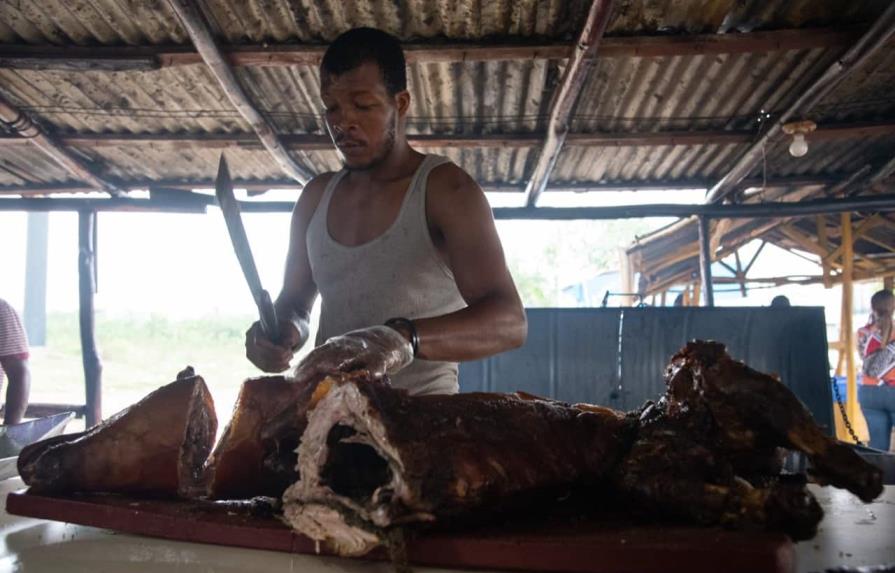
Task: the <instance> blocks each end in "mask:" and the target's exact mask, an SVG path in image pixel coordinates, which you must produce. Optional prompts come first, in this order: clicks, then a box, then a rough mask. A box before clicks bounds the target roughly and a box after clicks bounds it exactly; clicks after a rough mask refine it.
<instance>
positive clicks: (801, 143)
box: [789, 133, 808, 157]
mask: <svg viewBox="0 0 895 573" xmlns="http://www.w3.org/2000/svg"><path fill="white" fill-rule="evenodd" d="M806 153H808V141H807V140H805V134H804V133H796V134H793V136H792V143H790V144H789V154H790V155H792V156H793V157H802V156H803V155H805V154H806Z"/></svg>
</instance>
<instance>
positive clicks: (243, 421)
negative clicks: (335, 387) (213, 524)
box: [204, 372, 367, 499]
mask: <svg viewBox="0 0 895 573" xmlns="http://www.w3.org/2000/svg"><path fill="white" fill-rule="evenodd" d="M358 377H360V378H363V380H366V379H367V376H366V374H365V373H363V372H361V373H343V374H341V375H340V380H355V379H358ZM332 380H333V379H329V380H325V381H323V383H321V378H320V377H312V378H310V379H307V378H306V379H303V380H302V379H294V378H287V377H283V376H264V377H260V378H252V379H249V380H246V381H245V382H243V385H242V388H241V389H240V391H239V397H238V398H237V400H236V405H235V406H234V408H233V417H232V418H231V420H230V423H229V424H228V425H227V428H226V429H225V430H224V432H223V435H222V436H221V439H220V441H219V442H218V444H217V446H215V448H214V452H212V454H211V457H210V458H209V460H208V463H207V465H206V468H205V472H204V473H205V477H204V481H205V483H206V485H207V495H208V497H210V498H212V499H249V498H253V497H258V496H265V497H276V498H279V497H280V496H282V495H283V491H284V490H285V489H286V488H287V487H289V485H290V484H293V483H295V482H296V481H297V480H298V469H297V461H298V455H297V448H298V444H299V441H300V440H301V435H302V433H303V432H304V431H305V426H307V420H308V411H309V409H311V408H313V406H314V404H316V403H317V401H318V400H319V399H320V397H321V396H323V395H325V393H326V391H327V389H328V388H329V387H330V384H331V383H332ZM359 381H360V380H359Z"/></svg>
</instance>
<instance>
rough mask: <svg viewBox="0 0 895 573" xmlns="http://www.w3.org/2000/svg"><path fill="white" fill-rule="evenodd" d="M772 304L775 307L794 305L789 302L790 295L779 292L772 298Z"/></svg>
mask: <svg viewBox="0 0 895 573" xmlns="http://www.w3.org/2000/svg"><path fill="white" fill-rule="evenodd" d="M771 306H773V307H774V308H787V307H790V306H792V303H790V302H789V297H788V296H786V295H785V294H778V295H777V296H775V297H774V298H772V299H771Z"/></svg>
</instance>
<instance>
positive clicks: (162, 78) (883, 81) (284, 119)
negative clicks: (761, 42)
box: [0, 0, 895, 188]
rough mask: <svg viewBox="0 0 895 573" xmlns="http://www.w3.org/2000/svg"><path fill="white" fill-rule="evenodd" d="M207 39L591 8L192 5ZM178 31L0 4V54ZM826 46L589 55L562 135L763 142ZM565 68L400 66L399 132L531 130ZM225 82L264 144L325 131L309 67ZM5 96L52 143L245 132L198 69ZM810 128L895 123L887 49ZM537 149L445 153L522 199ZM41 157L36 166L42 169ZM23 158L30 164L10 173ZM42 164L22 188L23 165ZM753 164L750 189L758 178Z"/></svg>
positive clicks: (510, 18) (861, 15) (722, 25)
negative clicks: (721, 134)
mask: <svg viewBox="0 0 895 573" xmlns="http://www.w3.org/2000/svg"><path fill="white" fill-rule="evenodd" d="M199 5H200V8H201V10H202V13H203V14H204V15H205V17H206V19H207V20H208V21H209V24H210V26H211V28H212V29H213V31H214V33H215V34H216V36H217V37H218V38H219V39H220V40H221V41H222V42H226V43H231V44H232V43H250V42H251V43H262V42H278V43H283V42H305V43H308V42H310V43H319V42H327V41H329V40H331V39H332V38H334V37H335V36H336V35H337V34H338V33H340V32H341V31H343V30H345V29H347V28H350V27H352V26H357V25H372V26H377V27H380V28H383V29H385V30H388V31H390V32H392V33H395V34H397V35H398V36H399V37H401V38H403V39H405V40H417V41H420V40H426V39H429V40H436V41H442V40H475V41H483V42H487V41H494V42H500V41H506V40H507V39H510V38H516V39H518V38H529V39H532V40H538V41H549V40H562V41H571V40H572V39H573V38H574V37H575V36H576V34H577V33H578V30H579V29H580V27H581V24H582V22H583V19H584V17H585V14H586V12H587V9H588V6H589V0H574V1H568V2H566V1H563V0H520V1H518V2H507V1H505V0H503V1H497V2H480V1H472V0H461V1H459V2H444V1H443V0H437V1H436V0H402V1H401V2H396V3H383V2H376V1H373V0H362V1H357V2H350V3H343V2H338V1H335V0H320V1H313V0H247V1H242V0H200V1H199ZM887 5H888V3H887V2H886V1H884V0H864V1H861V2H849V1H845V0H827V1H824V2H813V1H810V0H798V1H795V2H786V1H783V0H771V1H759V0H747V1H743V0H696V1H694V2H678V3H675V2H655V1H653V0H618V1H617V2H616V8H615V11H614V13H613V17H612V20H611V22H610V26H609V30H608V34H609V35H616V36H622V35H632V34H659V35H681V34H686V33H716V32H724V33H728V32H731V33H732V32H742V31H749V30H772V29H781V28H792V27H800V26H805V27H808V26H812V27H816V26H829V25H836V26H853V25H866V24H867V23H869V22H871V21H872V20H873V18H875V17H876V16H878V15H879V14H880V12H881V11H882V10H883V9H884V8H885V7H886V6H887ZM188 41H189V40H188V38H187V37H186V35H185V34H184V32H183V30H182V29H181V26H180V24H179V22H178V21H177V18H176V16H175V15H174V14H173V12H172V11H171V10H170V8H169V7H168V3H167V2H165V1H164V0H152V1H141V2H133V1H130V0H91V1H90V2H86V1H79V2H63V1H62V0H35V1H31V2H12V1H11V2H0V42H6V43H21V42H29V43H55V44H63V45H80V46H90V45H152V44H186V43H188ZM844 49H845V48H844V47H843V46H841V45H836V46H834V47H831V48H828V49H824V48H815V49H810V50H789V51H782V52H781V51H769V52H761V53H752V54H716V55H688V56H664V57H612V58H598V59H597V60H596V61H595V62H593V63H591V64H589V66H590V69H589V76H588V78H587V80H586V82H585V85H584V88H583V92H582V95H581V97H580V98H579V101H578V103H577V105H576V107H575V112H574V116H573V119H572V123H571V128H572V130H573V131H578V132H622V133H644V132H646V133H651V132H658V131H665V130H739V131H750V130H751V131H753V132H755V133H756V134H757V133H758V132H759V129H760V127H761V125H760V124H759V121H758V118H759V115H760V112H761V111H762V110H765V111H768V112H771V114H772V117H773V114H774V113H779V112H780V111H781V110H782V109H784V108H785V107H786V106H787V105H789V104H790V103H791V102H792V101H793V99H794V98H795V97H797V96H798V94H799V93H801V92H802V91H803V90H804V89H805V87H806V86H807V85H808V84H809V83H810V82H812V81H813V80H814V79H815V78H817V77H818V76H819V75H820V74H821V73H822V72H823V70H824V69H825V68H826V67H828V66H829V65H830V64H831V63H832V62H834V61H835V60H836V59H837V58H838V57H839V56H840V55H841V53H842V52H843V51H844ZM563 65H564V62H561V61H555V60H543V59H538V60H519V61H500V62H462V63H443V62H440V63H415V64H412V65H410V66H409V68H408V78H409V81H410V87H411V92H412V107H411V110H410V114H409V119H408V131H409V132H410V133H423V134H462V135H474V134H532V133H543V131H544V130H545V128H546V124H547V115H548V111H549V102H550V98H551V96H552V93H553V90H554V89H555V86H556V85H557V82H558V80H559V78H560V77H561V73H562V67H563ZM236 74H237V76H238V78H239V79H240V80H241V83H242V84H243V85H244V86H245V88H246V90H247V91H248V93H249V96H250V98H251V99H252V100H253V101H254V102H255V103H256V106H257V107H258V109H259V110H260V111H261V112H262V113H263V114H265V115H266V116H267V117H268V118H269V120H270V121H271V123H272V124H273V125H274V126H275V128H276V130H277V131H278V132H280V133H283V134H302V133H318V134H319V133H323V125H322V122H321V119H320V104H321V102H320V97H319V81H318V77H317V70H316V69H315V68H314V67H313V66H299V65H293V66H288V67H252V66H247V67H240V68H237V69H236ZM0 92H2V94H3V95H5V96H6V97H8V98H9V99H10V100H11V101H12V102H13V103H15V104H17V105H19V106H21V107H22V108H23V109H25V110H27V111H28V112H29V113H31V114H32V115H33V116H34V117H35V118H36V119H37V120H38V121H39V122H40V123H41V124H42V125H43V126H45V127H46V128H47V130H48V131H50V132H57V133H59V132H61V133H69V132H80V133H118V134H128V133H134V134H150V133H168V132H170V133H178V134H202V133H214V134H222V133H233V134H251V130H250V127H249V126H248V125H247V123H246V122H245V121H244V120H243V119H242V117H241V116H240V115H239V114H238V113H237V112H236V110H235V109H234V108H233V106H232V105H231V103H230V102H229V100H228V99H227V98H226V97H225V96H224V94H223V92H222V91H221V89H220V88H219V87H218V85H217V83H216V82H215V81H214V78H213V77H212V76H211V74H210V73H209V72H208V70H207V69H206V67H205V66H204V65H199V64H197V65H188V66H178V67H171V68H163V69H160V70H154V71H142V72H138V71H128V72H99V71H91V72H71V71H69V72H64V71H34V70H13V69H0ZM809 115H810V116H812V117H814V118H815V119H816V120H817V121H819V122H827V121H846V120H847V121H860V120H873V119H889V120H892V119H893V118H895V50H891V49H889V50H885V51H884V53H883V54H880V55H878V56H877V57H875V58H873V59H872V60H871V61H870V62H868V64H867V65H866V66H865V67H864V68H863V69H861V70H859V71H857V72H856V74H855V75H854V76H853V77H852V78H850V80H849V81H848V82H845V83H843V84H842V85H841V86H839V88H837V89H836V90H834V91H833V92H832V93H831V94H830V95H829V96H828V97H827V98H826V99H825V100H824V102H823V103H822V105H821V106H819V108H818V109H817V110H816V113H814V114H809ZM786 143H787V142H785V141H781V142H777V143H775V144H773V145H771V146H770V147H769V149H768V153H767V174H768V175H769V176H779V175H800V174H804V175H810V174H827V173H845V172H848V171H849V170H852V169H857V168H859V167H860V166H861V165H862V164H863V163H865V162H868V161H871V162H874V161H878V160H880V159H881V158H883V157H884V155H885V154H886V153H892V152H893V151H895V141H893V138H892V137H888V136H878V137H876V138H872V139H868V140H865V141H857V142H854V141H850V142H845V141H828V142H818V143H817V144H814V143H812V150H811V153H809V155H808V156H807V157H805V158H802V159H799V160H793V159H791V158H789V156H788V155H787V154H786V153H785V145H786ZM745 149H746V145H745V144H702V145H665V146H653V147H646V146H620V147H582V146H576V145H571V144H567V145H566V147H565V148H564V149H563V150H562V152H561V154H560V157H559V160H558V161H557V164H556V168H555V171H554V173H553V174H552V177H551V179H550V181H551V182H552V183H554V184H562V183H584V184H586V183H588V182H591V183H598V182H599V183H606V182H611V183H620V182H634V183H636V182H650V183H654V182H657V181H664V182H675V181H683V180H687V181H690V180H701V181H707V182H712V181H714V180H717V179H718V178H719V177H721V176H722V175H723V174H724V173H725V172H726V171H727V170H728V169H729V168H730V166H731V165H732V164H733V163H734V162H735V161H736V159H737V157H739V156H740V154H741V153H742V152H743V151H744V150H745ZM538 150H539V149H538V147H537V146H534V147H530V148H466V149H456V148H450V149H445V150H435V149H429V150H428V151H430V152H441V153H443V154H445V155H448V156H449V157H451V158H453V159H454V160H455V161H457V162H458V163H460V164H461V165H462V166H463V167H464V168H466V169H467V170H468V171H470V173H471V174H472V175H473V176H474V177H476V179H478V180H479V181H480V182H482V183H495V184H497V183H506V184H514V185H519V186H520V188H521V186H523V185H524V184H525V182H526V180H527V178H528V176H529V175H530V173H531V170H532V167H533V166H534V162H535V158H536V157H537V154H538ZM81 151H82V152H83V153H84V154H85V155H86V156H87V157H88V158H89V159H90V160H92V161H95V162H96V164H97V166H98V167H99V168H100V173H101V174H106V175H109V176H113V177H123V178H129V177H134V178H140V179H143V178H147V177H149V178H158V179H171V178H175V177H177V178H181V177H182V178H189V179H199V178H206V177H208V173H207V171H208V166H209V165H210V164H213V163H214V161H209V159H211V158H212V156H214V157H216V155H217V152H216V151H215V152H210V151H203V150H201V149H197V148H193V147H189V146H181V145H148V144H139V145H136V144H135V145H127V146H122V147H120V148H117V149H116V148H91V149H87V148H84V149H82V150H81ZM293 153H294V155H295V156H296V158H297V160H298V161H299V162H300V163H303V164H304V165H306V166H308V167H309V168H310V169H311V170H313V171H314V172H320V171H326V170H331V169H337V168H339V161H338V157H337V156H336V154H335V153H334V152H330V151H312V152H308V153H303V152H302V151H300V150H295V151H294V152H293ZM38 155H39V156H40V157H39V158H38V157H37V156H38ZM25 157H30V158H31V159H30V160H29V161H23V158H25ZM0 158H3V159H4V160H5V161H6V163H7V164H9V165H10V166H11V169H13V170H15V166H16V165H18V164H19V163H21V166H22V167H25V169H24V170H22V171H21V174H20V175H21V176H16V175H10V174H9V173H7V174H6V175H2V176H3V177H6V178H7V179H5V181H7V183H9V182H21V181H22V180H24V179H25V178H26V177H27V178H28V181H32V182H41V181H60V180H65V179H67V178H68V177H67V176H66V174H64V173H61V172H60V171H59V169H58V168H52V169H44V168H43V163H41V162H46V161H47V160H46V158H45V157H44V156H43V155H42V154H40V153H38V152H36V151H34V150H31V149H29V148H26V147H13V146H5V147H3V148H2V149H0ZM32 165H34V166H36V165H41V166H42V168H41V170H40V172H37V171H36V170H35V172H34V173H32V174H31V175H28V171H29V170H28V169H27V168H28V167H29V166H32ZM231 169H232V170H233V171H234V174H235V176H237V177H258V178H263V179H271V178H273V179H278V178H283V177H284V176H283V174H282V173H281V172H279V170H278V168H277V167H276V164H275V163H274V162H273V161H272V159H270V157H269V156H268V155H267V154H266V153H265V152H264V151H262V150H261V149H260V148H252V149H242V148H240V149H234V150H233V153H232V158H231ZM763 169H764V165H762V166H760V167H759V168H757V169H756V171H755V172H754V173H753V175H758V176H760V175H762V174H763Z"/></svg>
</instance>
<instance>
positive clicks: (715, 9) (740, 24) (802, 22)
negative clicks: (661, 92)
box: [607, 0, 888, 34]
mask: <svg viewBox="0 0 895 573" xmlns="http://www.w3.org/2000/svg"><path fill="white" fill-rule="evenodd" d="M887 7H888V2H887V0H870V1H863V2H851V1H849V0H688V1H687V2H662V1H655V0H620V1H619V2H617V3H616V7H615V10H614V12H613V18H612V20H611V21H610V24H609V29H608V31H607V33H608V34H635V33H643V32H645V31H653V32H665V33H687V34H698V33H722V34H723V33H726V32H731V31H740V32H748V31H752V30H757V29H764V30H768V29H780V28H800V27H808V26H829V25H837V26H843V25H849V24H855V23H862V22H867V21H869V20H872V19H873V18H874V17H876V16H877V15H879V14H880V13H881V12H882V11H883V10H885V9H886V8H887Z"/></svg>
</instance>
